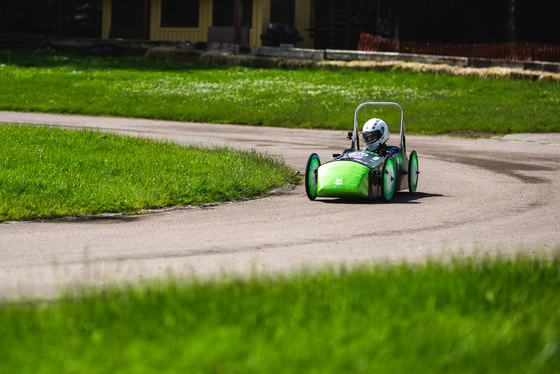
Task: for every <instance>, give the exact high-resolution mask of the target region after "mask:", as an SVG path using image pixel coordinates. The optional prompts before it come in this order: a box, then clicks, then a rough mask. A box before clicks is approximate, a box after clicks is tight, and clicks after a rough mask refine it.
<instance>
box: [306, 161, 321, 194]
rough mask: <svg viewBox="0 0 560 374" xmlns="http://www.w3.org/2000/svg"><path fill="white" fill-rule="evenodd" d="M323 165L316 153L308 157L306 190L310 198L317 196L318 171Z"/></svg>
mask: <svg viewBox="0 0 560 374" xmlns="http://www.w3.org/2000/svg"><path fill="white" fill-rule="evenodd" d="M319 166H321V160H320V159H319V156H317V154H316V153H312V154H311V156H309V158H308V159H307V166H306V167H305V192H306V193H307V197H308V198H309V200H315V198H317V172H318V170H319Z"/></svg>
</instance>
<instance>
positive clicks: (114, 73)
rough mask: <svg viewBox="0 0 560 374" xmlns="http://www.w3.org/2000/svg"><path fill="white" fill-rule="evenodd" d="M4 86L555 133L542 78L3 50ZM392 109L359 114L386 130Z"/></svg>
mask: <svg viewBox="0 0 560 374" xmlns="http://www.w3.org/2000/svg"><path fill="white" fill-rule="evenodd" d="M0 85H1V87H2V90H1V91H0V110H15V111H41V112H57V113H81V114H91V115H107V116H125V117H142V118H156V119H168V120H181V121H197V122H220V123H238V124H250V125H267V126H290V127H316V128H330V129H350V128H351V127H352V124H353V115H354V110H355V108H356V106H357V105H358V104H359V103H361V102H363V101H372V100H373V101H396V102H398V103H400V104H402V105H403V106H404V108H405V111H406V116H407V123H408V126H407V131H408V132H409V133H422V134H439V133H454V132H473V131H475V132H482V133H499V134H505V133H510V132H514V133H517V132H558V131H560V116H559V115H558V114H559V113H558V108H559V105H560V85H558V84H555V83H550V82H542V81H537V82H530V81H524V80H505V79H504V80H497V79H481V78H477V77H459V76H445V75H433V74H430V73H415V72H403V71H396V70H387V71H383V72H380V71H369V72H365V71H356V70H341V71H337V72H334V71H329V70H326V69H325V70H321V69H315V70H310V69H298V70H282V69H254V68H246V67H222V66H205V65H201V64H195V63H190V64H188V63H171V62H165V61H155V60H149V59H146V58H100V57H86V56H77V55H65V54H61V53H54V52H45V51H36V52H29V51H10V50H4V51H0ZM398 114H399V113H396V114H395V113H385V112H383V111H379V110H378V111H370V112H364V116H365V117H371V116H379V117H382V118H384V119H386V120H387V121H388V122H389V124H390V127H391V130H392V131H397V130H398V125H397V121H396V119H397V118H398ZM365 117H364V119H365ZM361 122H363V120H361Z"/></svg>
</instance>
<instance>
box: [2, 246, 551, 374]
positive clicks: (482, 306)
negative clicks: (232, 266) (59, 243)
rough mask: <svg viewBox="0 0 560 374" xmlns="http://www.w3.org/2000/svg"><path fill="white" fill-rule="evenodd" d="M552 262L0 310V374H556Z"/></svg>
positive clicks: (274, 280)
mask: <svg viewBox="0 0 560 374" xmlns="http://www.w3.org/2000/svg"><path fill="white" fill-rule="evenodd" d="M559 269H560V252H558V251H557V254H556V256H554V257H552V258H548V259H545V258H538V257H537V258H536V259H535V258H533V259H529V258H527V257H518V258H515V259H505V258H495V257H493V258H487V257H484V258H477V259H469V260H465V259H462V260H460V259H456V260H453V261H451V263H449V264H442V263H439V262H433V261H428V262H427V263H426V264H422V265H410V264H408V265H407V264H401V265H377V266H374V267H360V268H356V269H353V270H349V269H346V270H345V269H344V268H342V269H330V270H323V271H318V272H312V273H310V272H301V273H298V274H295V275H292V276H290V277H289V278H283V277H271V276H257V275H254V276H253V277H251V278H249V279H236V278H225V279H221V280H213V281H202V280H191V281H189V282H186V283H184V282H181V281H179V280H169V281H166V282H162V283H153V282H152V283H148V284H143V285H134V286H129V287H121V288H119V289H111V288H109V289H105V290H104V291H98V292H95V293H93V294H92V293H91V292H90V293H88V292H85V293H84V294H81V295H79V296H80V297H74V296H66V297H64V298H62V299H60V300H58V301H54V302H33V301H32V302H28V303H3V304H0V336H2V339H0V373H16V372H17V373H20V374H24V373H33V374H40V373H154V372H157V373H177V372H186V373H508V374H511V373H547V374H548V373H557V372H559V371H560V314H558V310H560V297H559V296H558V289H559V287H560V272H559Z"/></svg>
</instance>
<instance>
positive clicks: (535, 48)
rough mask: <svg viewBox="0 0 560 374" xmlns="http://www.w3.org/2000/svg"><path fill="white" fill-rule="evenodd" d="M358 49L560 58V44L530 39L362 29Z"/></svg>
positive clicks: (474, 55)
mask: <svg viewBox="0 0 560 374" xmlns="http://www.w3.org/2000/svg"><path fill="white" fill-rule="evenodd" d="M358 50H359V51H367V52H400V53H414V54H421V55H437V56H454V57H477V58H495V59H502V60H521V61H550V62H560V46H556V45H551V44H542V43H529V42H508V43H487V44H430V43H418V42H407V41H402V40H396V39H391V38H383V37H381V36H374V35H371V34H366V33H363V32H362V33H360V41H359V42H358Z"/></svg>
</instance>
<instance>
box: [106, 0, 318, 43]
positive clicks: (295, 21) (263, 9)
mask: <svg viewBox="0 0 560 374" xmlns="http://www.w3.org/2000/svg"><path fill="white" fill-rule="evenodd" d="M102 1H103V19H102V37H103V38H123V39H148V40H173V41H182V40H185V41H193V42H221V43H234V44H244V45H252V46H260V45H263V41H262V40H261V34H265V33H267V27H268V24H269V23H271V22H274V23H283V24H288V25H292V26H294V27H295V28H296V29H297V30H298V31H299V33H300V34H301V36H302V38H303V40H302V41H300V42H298V43H297V45H296V46H297V47H299V48H312V47H313V40H312V38H311V36H310V31H309V30H310V26H311V21H312V17H311V13H312V1H313V0H102Z"/></svg>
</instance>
